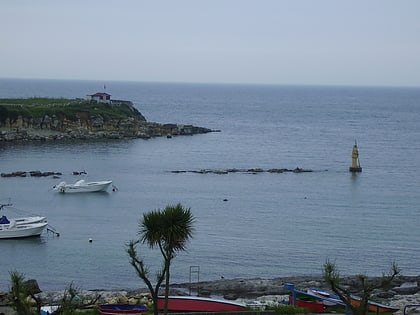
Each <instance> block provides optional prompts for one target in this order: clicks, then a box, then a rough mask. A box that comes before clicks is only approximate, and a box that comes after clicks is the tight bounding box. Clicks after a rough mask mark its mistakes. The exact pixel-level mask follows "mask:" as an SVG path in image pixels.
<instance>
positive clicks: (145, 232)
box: [127, 203, 195, 314]
mask: <svg viewBox="0 0 420 315" xmlns="http://www.w3.org/2000/svg"><path fill="white" fill-rule="evenodd" d="M194 221H195V219H194V217H193V215H192V212H191V209H190V208H184V207H183V206H182V205H181V204H180V203H178V204H177V205H175V206H171V205H169V206H166V208H165V209H164V210H160V209H158V210H154V211H151V212H148V213H145V214H143V220H142V221H141V222H140V224H139V231H138V235H139V240H138V241H137V242H134V241H131V242H130V243H129V245H128V246H129V248H128V250H127V252H128V254H129V256H130V258H131V261H130V262H131V264H132V265H133V266H134V268H135V269H136V271H137V274H138V275H139V276H140V277H141V278H142V279H143V280H144V281H145V283H146V284H147V286H148V287H149V290H150V292H151V294H152V297H153V302H154V305H155V310H154V311H155V314H157V308H156V304H157V295H158V291H159V286H160V284H161V283H162V281H163V279H165V307H164V314H166V313H167V310H168V296H169V280H170V267H171V262H172V259H173V258H175V257H176V254H177V253H178V252H180V251H184V250H186V245H187V242H188V240H189V239H190V238H191V237H192V234H193V223H194ZM138 242H140V243H143V244H147V245H148V246H149V247H150V248H152V249H153V248H155V247H158V248H159V250H160V252H161V254H162V257H163V267H162V270H161V271H160V272H159V273H158V283H157V285H156V286H155V288H153V287H152V285H151V282H150V281H149V280H148V277H147V275H148V274H147V268H146V267H145V266H144V262H143V261H142V260H141V259H138V258H137V254H136V250H135V245H136V244H137V243H138Z"/></svg>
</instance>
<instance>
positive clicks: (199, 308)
mask: <svg viewBox="0 0 420 315" xmlns="http://www.w3.org/2000/svg"><path fill="white" fill-rule="evenodd" d="M164 305H165V297H163V296H159V297H158V300H157V307H158V310H163V309H164ZM245 309H246V305H245V304H242V303H235V302H231V301H226V300H218V299H211V298H204V297H196V296H169V297H168V311H171V312H223V311H226V312H231V311H243V310H245Z"/></svg>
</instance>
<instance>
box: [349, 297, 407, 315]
mask: <svg viewBox="0 0 420 315" xmlns="http://www.w3.org/2000/svg"><path fill="white" fill-rule="evenodd" d="M360 301H361V298H359V297H358V296H354V295H352V296H351V304H352V305H354V306H359V305H360ZM399 310H400V309H399V308H397V307H392V306H389V305H384V304H381V303H376V302H373V301H369V302H368V311H369V312H375V313H395V312H396V311H399Z"/></svg>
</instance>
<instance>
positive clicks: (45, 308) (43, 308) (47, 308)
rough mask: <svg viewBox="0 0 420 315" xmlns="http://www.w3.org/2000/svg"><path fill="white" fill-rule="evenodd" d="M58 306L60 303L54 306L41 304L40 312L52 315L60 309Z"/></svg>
mask: <svg viewBox="0 0 420 315" xmlns="http://www.w3.org/2000/svg"><path fill="white" fill-rule="evenodd" d="M58 308H59V306H58V305H53V306H48V305H46V306H41V309H40V314H41V315H50V314H52V313H53V312H55V311H57V310H58Z"/></svg>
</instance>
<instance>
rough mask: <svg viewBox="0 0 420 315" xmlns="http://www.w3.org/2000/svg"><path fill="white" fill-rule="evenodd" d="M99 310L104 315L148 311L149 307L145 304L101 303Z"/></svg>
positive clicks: (133, 313) (132, 313)
mask: <svg viewBox="0 0 420 315" xmlns="http://www.w3.org/2000/svg"><path fill="white" fill-rule="evenodd" d="M98 310H99V313H101V314H103V315H123V314H131V315H136V314H142V313H143V312H145V311H147V307H146V305H143V304H99V305H98Z"/></svg>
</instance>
